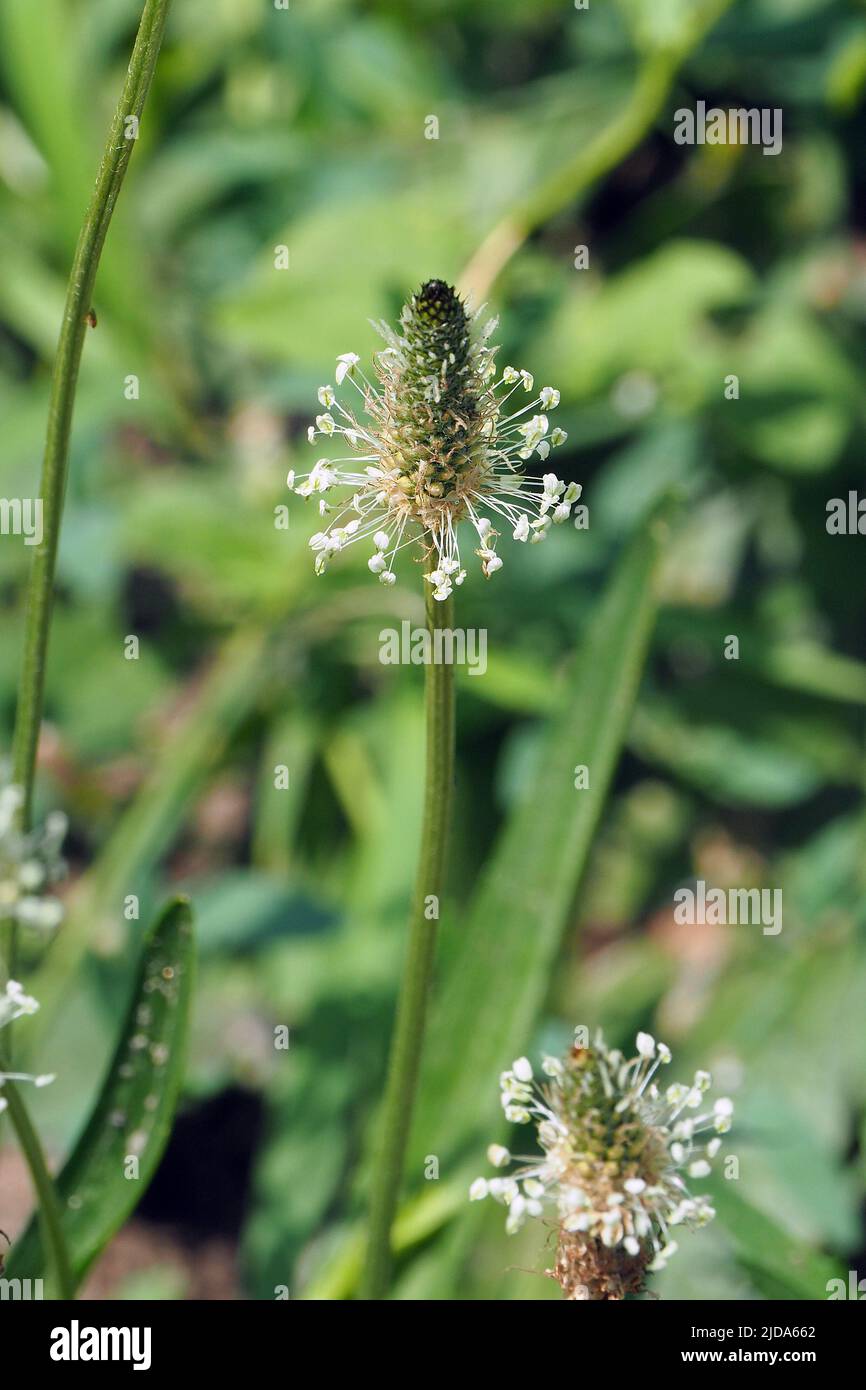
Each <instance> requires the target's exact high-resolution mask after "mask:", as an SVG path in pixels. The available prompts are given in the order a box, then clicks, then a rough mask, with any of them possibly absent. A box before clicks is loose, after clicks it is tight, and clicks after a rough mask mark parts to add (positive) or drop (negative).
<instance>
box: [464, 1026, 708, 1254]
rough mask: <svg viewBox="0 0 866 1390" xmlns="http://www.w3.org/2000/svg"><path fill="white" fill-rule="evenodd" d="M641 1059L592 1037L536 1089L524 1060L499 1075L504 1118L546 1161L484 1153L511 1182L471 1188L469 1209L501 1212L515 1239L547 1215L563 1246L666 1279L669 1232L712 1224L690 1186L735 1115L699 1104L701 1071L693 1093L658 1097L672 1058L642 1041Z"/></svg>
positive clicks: (547, 1070)
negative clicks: (487, 1206)
mask: <svg viewBox="0 0 866 1390" xmlns="http://www.w3.org/2000/svg"><path fill="white" fill-rule="evenodd" d="M636 1049H637V1051H636V1056H634V1057H631V1058H627V1057H625V1056H624V1055H623V1054H622V1053H621V1052H619V1051H616V1050H610V1049H608V1048H607V1047H606V1045H605V1043H604V1040H603V1038H602V1036H601V1035H600V1034H599V1035H598V1036H597V1038H596V1040H595V1042H594V1043H593V1044H592V1046H591V1047H588V1048H574V1049H572V1052H571V1053H570V1054H569V1055H568V1056H567V1057H565V1058H564V1059H562V1060H560V1059H559V1058H557V1057H545V1058H544V1059H543V1062H542V1072H543V1074H544V1080H543V1081H542V1082H540V1083H537V1082H536V1081H535V1079H534V1075H533V1069H532V1065H531V1063H530V1062H529V1061H528V1059H527V1058H526V1057H519V1058H518V1059H517V1061H516V1062H514V1064H513V1066H512V1067H511V1069H510V1070H509V1071H506V1072H503V1074H502V1077H501V1091H502V1095H501V1100H502V1106H503V1109H504V1112H505V1117H506V1119H508V1120H510V1121H511V1122H512V1123H514V1124H524V1125H528V1124H534V1125H535V1128H536V1135H537V1139H538V1143H539V1145H540V1147H541V1153H540V1154H539V1155H536V1156H534V1157H533V1156H512V1154H511V1153H510V1152H509V1151H508V1149H506V1148H504V1147H503V1146H502V1145H500V1144H493V1145H491V1147H490V1148H489V1149H488V1151H487V1156H488V1158H489V1160H490V1162H491V1163H492V1165H493V1166H494V1168H504V1167H506V1166H507V1165H509V1164H511V1163H517V1164H519V1165H520V1166H519V1167H518V1168H517V1169H515V1170H513V1171H512V1172H511V1173H510V1174H509V1175H507V1176H502V1177H494V1178H477V1179H476V1180H475V1182H474V1183H473V1184H472V1186H471V1188H470V1192H469V1195H470V1198H471V1199H472V1200H473V1201H477V1200H479V1199H481V1198H484V1197H487V1196H490V1197H493V1198H494V1199H495V1200H496V1201H498V1202H501V1203H502V1204H503V1205H504V1206H505V1207H506V1208H507V1213H508V1214H507V1218H506V1229H507V1230H508V1231H509V1232H510V1233H513V1232H515V1231H518V1230H519V1229H520V1227H521V1226H522V1225H523V1223H524V1222H525V1221H526V1219H527V1218H528V1217H542V1216H544V1215H545V1214H547V1213H552V1214H553V1215H554V1216H555V1218H556V1220H557V1222H558V1224H559V1228H560V1232H561V1233H565V1235H566V1237H567V1236H569V1235H579V1236H580V1237H581V1238H582V1239H583V1240H584V1241H586V1242H590V1241H597V1242H599V1243H600V1245H601V1246H602V1247H605V1248H607V1249H608V1250H610V1251H614V1250H616V1249H617V1248H619V1249H621V1250H622V1251H623V1253H624V1255H625V1256H626V1257H628V1258H629V1259H631V1260H639V1261H640V1263H641V1266H642V1268H644V1269H646V1270H659V1269H663V1268H664V1266H665V1264H666V1262H667V1261H668V1260H669V1259H670V1257H671V1255H673V1254H674V1252H675V1251H676V1249H677V1244H676V1241H675V1240H674V1239H673V1236H672V1229H673V1228H676V1227H677V1226H680V1225H682V1224H683V1223H685V1224H687V1225H690V1226H695V1227H700V1226H703V1225H706V1223H707V1222H708V1221H710V1220H712V1218H713V1216H714V1215H715V1212H714V1211H713V1208H712V1206H711V1205H710V1203H709V1200H708V1199H707V1198H706V1197H704V1196H700V1195H699V1196H694V1195H692V1193H691V1192H690V1190H689V1187H688V1182H689V1180H692V1179H701V1178H705V1177H707V1176H708V1174H709V1173H710V1171H711V1161H712V1159H713V1158H714V1157H715V1156H716V1154H717V1153H718V1151H719V1148H720V1146H721V1142H722V1141H721V1137H720V1136H721V1135H723V1134H726V1133H727V1131H728V1130H729V1129H730V1127H731V1116H732V1113H733V1104H732V1102H731V1101H730V1100H728V1099H727V1098H721V1099H719V1100H716V1101H715V1102H714V1103H713V1104H712V1105H710V1104H708V1103H707V1102H706V1101H705V1096H706V1093H707V1091H708V1089H709V1087H710V1085H711V1077H710V1074H709V1072H706V1071H699V1072H696V1073H695V1076H694V1080H693V1081H692V1082H691V1084H689V1085H682V1084H679V1083H675V1084H673V1085H669V1086H667V1087H664V1088H662V1087H660V1085H659V1083H658V1080H657V1079H656V1078H657V1074H658V1071H659V1068H662V1067H666V1066H667V1065H668V1064H669V1063H670V1061H671V1053H670V1050H669V1049H668V1048H667V1047H666V1046H665V1044H664V1043H661V1042H656V1041H655V1039H654V1038H652V1037H651V1036H650V1035H649V1034H648V1033H638V1035H637V1044H636Z"/></svg>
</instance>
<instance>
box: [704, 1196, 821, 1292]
mask: <svg viewBox="0 0 866 1390" xmlns="http://www.w3.org/2000/svg"><path fill="white" fill-rule="evenodd" d="M713 1205H714V1207H715V1208H716V1211H717V1212H718V1219H719V1222H720V1223H721V1225H722V1226H724V1228H725V1230H726V1231H727V1232H728V1235H729V1236H730V1237H731V1240H732V1241H733V1244H734V1251H735V1254H736V1258H737V1260H738V1262H739V1263H740V1264H741V1265H742V1266H743V1268H744V1269H745V1270H747V1271H748V1273H749V1275H750V1277H751V1278H752V1280H753V1281H754V1283H755V1285H756V1287H757V1288H759V1289H760V1290H761V1292H762V1293H763V1294H764V1296H765V1297H766V1298H788V1299H814V1300H818V1301H823V1300H825V1299H826V1297H827V1292H828V1289H827V1285H828V1283H829V1281H830V1280H831V1279H835V1278H838V1277H840V1276H842V1275H843V1273H844V1272H843V1271H842V1270H840V1268H839V1266H838V1265H837V1264H836V1262H835V1261H834V1260H831V1259H829V1258H828V1257H827V1256H826V1255H821V1254H816V1252H815V1251H814V1250H812V1249H811V1248H810V1246H809V1244H808V1242H807V1241H805V1240H799V1239H798V1238H797V1237H796V1236H792V1235H789V1233H788V1232H787V1231H783V1230H782V1228H781V1226H778V1225H777V1224H776V1222H775V1221H773V1220H772V1218H771V1217H769V1216H766V1215H765V1214H764V1213H763V1212H761V1211H758V1209H757V1208H756V1207H753V1206H752V1205H751V1203H749V1202H747V1201H745V1200H744V1199H743V1198H742V1197H740V1196H739V1194H738V1193H736V1192H734V1191H733V1189H732V1185H731V1183H716V1184H715V1187H714V1190H713Z"/></svg>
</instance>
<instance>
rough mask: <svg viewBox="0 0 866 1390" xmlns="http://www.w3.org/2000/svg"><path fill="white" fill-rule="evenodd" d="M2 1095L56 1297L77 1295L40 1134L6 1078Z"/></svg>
mask: <svg viewBox="0 0 866 1390" xmlns="http://www.w3.org/2000/svg"><path fill="white" fill-rule="evenodd" d="M0 1067H3V1068H4V1069H5V1061H4V1059H3V1058H2V1057H0ZM3 1095H4V1097H5V1099H6V1101H7V1103H8V1106H9V1118H10V1120H11V1121H12V1127H13V1128H14V1130H15V1133H16V1134H17V1136H18V1142H19V1144H20V1145H21V1152H22V1153H23V1154H24V1158H25V1161H26V1163H27V1167H28V1169H29V1172H30V1179H31V1181H32V1183H33V1188H34V1191H35V1193H36V1200H37V1201H38V1203H39V1219H40V1221H41V1223H42V1234H43V1238H44V1241H45V1248H46V1250H49V1251H50V1252H51V1261H52V1264H53V1266H54V1278H55V1281H56V1284H57V1296H58V1298H63V1299H68V1298H73V1297H74V1296H75V1282H74V1280H73V1277H72V1269H71V1267H70V1263H69V1253H68V1251H67V1249H66V1240H65V1238H64V1235H63V1214H62V1212H61V1208H60V1202H59V1200H58V1197H57V1192H56V1190H55V1187H54V1183H53V1182H52V1180H51V1174H50V1173H49V1172H48V1168H47V1165H46V1163H45V1155H44V1153H43V1152H42V1145H41V1144H40V1142H39V1135H38V1134H37V1133H36V1130H35V1129H34V1128H33V1122H32V1120H31V1119H30V1116H29V1115H28V1113H27V1107H26V1105H25V1104H24V1101H23V1099H22V1097H21V1093H20V1091H19V1090H18V1087H17V1086H16V1085H15V1083H14V1082H13V1081H7V1082H6V1084H5V1085H4V1086H3Z"/></svg>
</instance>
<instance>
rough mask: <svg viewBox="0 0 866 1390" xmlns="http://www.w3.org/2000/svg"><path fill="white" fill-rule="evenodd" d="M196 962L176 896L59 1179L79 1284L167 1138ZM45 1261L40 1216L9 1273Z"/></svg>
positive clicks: (33, 1269) (185, 911)
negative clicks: (91, 1105)
mask: <svg viewBox="0 0 866 1390" xmlns="http://www.w3.org/2000/svg"><path fill="white" fill-rule="evenodd" d="M193 965H194V938H193V931H192V914H191V911H190V908H189V905H188V903H187V902H186V900H185V899H182V898H176V899H174V900H173V901H172V902H170V903H169V904H168V905H167V906H166V907H165V908H164V910H163V912H162V913H161V915H160V916H159V917H158V918H157V920H156V922H155V923H154V925H153V926H152V927H151V928H150V930H149V932H148V934H147V937H146V938H145V942H144V947H143V950H142V956H141V966H140V968H139V973H138V978H137V981H136V986H135V990H134V993H133V996H132V1000H131V1002H130V1006H129V1011H128V1013H127V1015H126V1019H125V1021H124V1025H123V1029H122V1031H121V1034H120V1039H119V1041H118V1045H117V1050H116V1051H115V1054H114V1057H113V1059H112V1062H111V1065H110V1067H109V1069H108V1073H107V1075H106V1078H105V1083H104V1085H103V1087H102V1090H101V1091H100V1093H99V1097H98V1099H97V1101H96V1104H95V1106H94V1109H93V1111H92V1113H91V1116H90V1119H89V1120H88V1123H87V1125H86V1127H85V1129H84V1131H83V1133H82V1135H81V1137H80V1139H79V1140H78V1143H77V1144H76V1145H75V1148H74V1149H73V1151H72V1154H71V1155H70V1157H69V1159H68V1160H67V1162H66V1164H65V1166H64V1168H63V1171H62V1172H61V1173H60V1176H59V1177H58V1179H57V1190H58V1194H59V1197H60V1200H61V1203H62V1205H63V1229H64V1233H65V1235H66V1239H67V1243H68V1246H69V1254H70V1261H71V1264H72V1269H73V1276H74V1278H75V1280H76V1283H80V1281H81V1280H82V1279H83V1277H84V1275H85V1274H86V1272H87V1270H88V1268H89V1267H90V1265H91V1264H92V1262H93V1261H94V1260H95V1259H96V1257H97V1256H98V1255H99V1254H100V1252H101V1251H102V1250H103V1249H104V1248H105V1246H106V1245H107V1243H108V1241H109V1240H110V1239H111V1237H112V1236H113V1235H114V1234H115V1232H116V1231H118V1230H119V1229H120V1227H121V1226H122V1225H123V1223H124V1222H125V1221H126V1219H127V1218H128V1217H129V1215H130V1213H131V1212H132V1211H133V1210H134V1208H135V1207H136V1205H137V1204H138V1202H139V1201H140V1199H141V1196H142V1194H143V1193H144V1191H145V1190H146V1188H147V1185H148V1183H149V1182H150V1180H151V1178H152V1177H153V1174H154V1173H155V1171H156V1168H157V1165H158V1163H159V1160H160V1158H161V1157H162V1153H163V1150H164V1149H165V1146H166V1143H167V1141H168V1136H169V1133H170V1131H171V1126H172V1121H173V1118H174V1111H175V1107H176V1105H177V1101H178V1097H179V1095H180V1089H181V1083H182V1079H183V1066H184V1051H185V1041H186V1033H187V1025H188V1020H189V1012H190V999H191V995H192V983H193ZM133 1158H134V1159H135V1160H136V1161H137V1175H136V1174H135V1165H134V1164H133V1163H132V1162H131V1160H132V1159H133ZM44 1264H45V1261H44V1256H43V1252H42V1238H41V1233H40V1229H39V1225H38V1222H37V1221H36V1220H35V1219H34V1220H32V1221H31V1222H30V1225H29V1226H28V1227H27V1230H26V1231H25V1232H24V1234H23V1236H21V1238H20V1240H18V1241H17V1242H16V1244H15V1248H14V1250H13V1251H12V1255H11V1257H10V1260H9V1274H10V1277H13V1278H22V1279H23V1278H34V1277H37V1276H38V1275H39V1274H40V1273H41V1272H42V1270H43V1268H44Z"/></svg>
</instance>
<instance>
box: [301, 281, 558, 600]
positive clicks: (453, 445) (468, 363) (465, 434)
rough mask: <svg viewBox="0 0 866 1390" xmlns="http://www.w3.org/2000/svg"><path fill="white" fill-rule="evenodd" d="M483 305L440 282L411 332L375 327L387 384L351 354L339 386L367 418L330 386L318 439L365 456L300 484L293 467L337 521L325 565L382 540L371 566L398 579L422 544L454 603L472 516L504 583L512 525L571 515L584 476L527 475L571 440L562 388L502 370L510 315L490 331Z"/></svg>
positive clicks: (516, 530)
mask: <svg viewBox="0 0 866 1390" xmlns="http://www.w3.org/2000/svg"><path fill="white" fill-rule="evenodd" d="M480 314H481V310H479V311H478V312H476V313H475V314H473V315H472V316H471V317H470V315H469V314H468V313H467V309H466V305H465V304H464V302H463V301H462V300H461V299H460V297H459V296H458V295H457V293H456V291H455V290H453V289H452V288H451V286H450V285H446V284H445V283H444V282H443V281H441V280H428V281H427V282H426V284H424V285H422V286H421V288H420V290H418V292H417V293H416V294H413V295H412V297H411V299H410V300H409V302H408V303H407V304H406V305H405V306H404V308H403V311H402V313H401V315H400V322H399V328H398V330H397V331H395V330H394V329H393V328H392V327H391V326H390V325H388V324H387V323H377V324H375V325H374V326H375V327H376V329H377V330H378V331H379V333H380V334H381V335H382V337H383V338H384V340H385V343H386V346H385V348H384V349H383V350H382V351H380V352H379V353H377V354H376V356H375V375H376V377H377V380H378V385H374V384H373V383H372V382H371V381H369V380H368V378H367V377H366V376H365V375H364V372H363V370H362V369H361V367H360V365H359V363H360V359H359V358H358V356H357V355H356V354H355V353H352V352H348V353H343V354H342V355H341V356H340V357H338V359H337V366H336V375H335V380H336V383H337V385H338V386H340V385H342V384H343V383H344V382H348V383H349V384H350V385H351V386H352V387H353V388H354V389H355V390H356V391H357V392H358V393H359V395H360V397H361V404H362V407H363V411H362V417H361V418H360V419H359V418H358V415H356V413H355V412H354V410H352V409H351V408H350V407H348V406H346V405H344V404H343V403H342V402H340V401H339V400H338V398H337V394H336V391H335V389H334V387H332V386H322V387H320V388H319V403H320V404H321V406H322V414H321V415H319V416H317V417H316V423H315V425H311V426H310V429H309V431H308V437H309V440H310V443H311V444H314V443H316V442H317V440H319V439H320V438H321V437H324V438H325V439H327V440H328V441H330V442H332V443H333V442H336V441H338V440H340V441H344V442H345V444H346V445H347V446H348V448H349V450H350V451H351V452H350V453H349V454H348V455H345V456H341V457H336V458H331V457H327V458H320V459H319V460H318V462H317V463H316V464H315V466H314V467H313V469H312V470H311V472H310V473H308V474H305V475H303V477H302V479H299V480H297V481H296V477H295V474H294V472H292V473H290V474H289V476H288V486H289V488H290V489H293V490H294V491H296V492H297V493H298V495H299V496H301V497H311V496H313V495H315V496H317V497H318V498H319V513H320V515H321V516H322V517H328V518H329V522H328V525H327V528H326V529H325V530H324V531H319V532H317V533H316V535H314V536H313V537H312V539H311V540H310V546H311V548H312V549H313V550H314V551H315V555H316V560H315V568H316V573H317V574H321V573H322V572H323V571H324V569H325V567H326V566H327V564H328V562H329V560H330V559H331V557H332V556H333V555H335V554H337V553H338V552H339V551H341V550H343V549H345V548H346V546H348V545H350V544H353V543H354V542H356V541H368V542H369V541H372V546H373V553H372V555H371V556H370V558H369V560H368V565H369V568H370V570H371V571H372V573H373V574H376V575H378V577H379V580H380V581H381V582H382V583H383V584H386V585H391V584H394V583H395V581H396V575H395V573H394V560H395V557H396V555H397V554H398V552H399V551H400V550H401V549H403V548H404V547H405V546H409V545H413V544H417V543H418V542H419V541H420V543H421V545H422V547H423V549H424V550H425V552H426V553H427V555H428V556H429V555H431V554H432V555H434V557H435V564H432V565H430V566H429V567H428V573H427V574H426V576H425V578H426V579H427V581H428V582H429V583H430V584H431V585H432V586H433V594H434V597H435V598H436V599H438V600H440V601H443V600H445V599H446V598H448V597H449V595H450V594H451V593H452V591H453V589H454V586H455V585H458V584H462V583H463V580H464V579H465V577H466V571H465V570H464V569H463V567H462V562H461V558H460V549H459V544H458V538H457V528H458V525H459V524H460V523H461V522H464V521H465V522H468V523H469V524H470V525H471V526H472V527H473V528H474V531H475V535H476V542H477V544H476V546H475V554H476V555H477V556H478V558H479V560H480V562H481V569H482V572H483V574H484V575H485V577H486V578H490V576H491V575H492V574H494V573H495V572H496V571H497V570H498V569H501V568H502V557H501V556H500V554H499V553H498V550H497V541H498V539H499V536H500V534H501V530H500V529H498V528H504V527H507V528H508V530H510V532H511V534H512V536H513V538H514V539H515V540H517V541H524V542H525V541H542V540H544V539H545V537H546V536H547V534H548V531H549V529H550V527H551V525H552V524H554V523H560V522H563V521H566V520H567V519H568V517H569V516H570V515H571V509H572V506H573V505H574V503H575V502H576V501H577V499H578V498H579V496H580V491H581V489H580V487H579V485H578V484H577V483H569V484H566V483H564V482H562V481H561V480H560V479H559V478H557V476H556V475H555V474H554V473H546V474H545V475H544V476H543V478H533V477H529V476H527V474H526V473H525V471H524V464H525V463H526V462H527V461H528V460H529V459H531V458H532V457H533V455H537V457H538V458H539V459H540V460H542V461H543V460H545V459H547V457H548V456H549V454H550V451H551V449H552V448H555V447H556V446H557V445H558V444H562V443H564V442H565V439H566V435H565V432H564V431H563V430H561V429H551V427H550V422H549V419H548V411H551V410H553V409H554V408H555V407H556V406H557V405H558V404H559V392H558V391H556V390H554V388H553V387H551V386H545V387H543V389H542V390H541V391H540V392H538V393H536V392H535V387H534V383H533V379H532V377H531V376H530V374H529V372H525V371H518V370H517V369H516V368H515V367H506V368H505V370H504V371H503V372H502V374H501V376H497V368H496V364H495V358H496V352H497V349H496V348H495V347H491V346H489V341H488V340H489V339H490V337H491V335H492V333H493V332H494V330H495V328H496V324H497V320H496V319H491V320H489V321H488V322H487V323H486V324H485V325H484V326H483V327H479V326H478V320H479V318H480ZM515 394H516V395H517V401H512V397H514V396H515ZM527 396H529V397H530V398H531V399H529V400H528V401H526V399H525V398H526V397H527ZM335 499H337V500H335ZM494 523H497V524H494Z"/></svg>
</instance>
